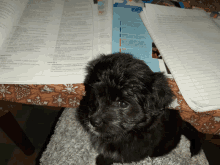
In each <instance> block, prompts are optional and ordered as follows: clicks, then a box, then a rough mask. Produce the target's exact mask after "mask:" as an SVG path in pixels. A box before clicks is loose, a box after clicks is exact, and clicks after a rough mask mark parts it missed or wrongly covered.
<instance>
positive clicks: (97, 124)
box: [90, 117, 103, 127]
mask: <svg viewBox="0 0 220 165" xmlns="http://www.w3.org/2000/svg"><path fill="white" fill-rule="evenodd" d="M90 123H91V124H92V125H93V126H94V127H100V126H101V125H102V123H103V122H102V119H101V118H99V117H91V118H90Z"/></svg>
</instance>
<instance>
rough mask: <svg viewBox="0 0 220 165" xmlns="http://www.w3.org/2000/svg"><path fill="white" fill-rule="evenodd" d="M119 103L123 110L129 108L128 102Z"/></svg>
mask: <svg viewBox="0 0 220 165" xmlns="http://www.w3.org/2000/svg"><path fill="white" fill-rule="evenodd" d="M118 103H119V106H120V107H121V108H127V107H128V103H126V102H123V101H119V102H118Z"/></svg>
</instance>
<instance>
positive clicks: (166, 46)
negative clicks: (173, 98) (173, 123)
mask: <svg viewBox="0 0 220 165" xmlns="http://www.w3.org/2000/svg"><path fill="white" fill-rule="evenodd" d="M140 17H141V19H142V21H143V23H144V24H145V26H146V28H147V30H148V32H149V34H150V36H151V38H152V39H153V41H154V42H155V44H156V45H157V48H158V49H159V51H160V53H161V54H162V57H163V59H164V61H165V62H166V64H167V66H168V68H169V69H170V71H171V73H172V75H173V77H174V79H175V81H176V83H177V85H178V87H179V89H180V91H181V93H182V95H183V97H184V99H185V100H186V102H187V104H188V105H189V107H190V108H191V109H193V110H194V111H197V112H204V111H210V110H217V109H220V85H219V84H220V65H219V64H220V53H219V52H220V28H219V26H218V25H217V22H214V21H213V20H212V19H211V18H210V17H209V15H208V14H206V12H205V11H201V10H191V9H181V8H175V7H167V6H159V5H153V4H145V8H144V9H143V11H142V12H141V13H140Z"/></svg>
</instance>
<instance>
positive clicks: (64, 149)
mask: <svg viewBox="0 0 220 165" xmlns="http://www.w3.org/2000/svg"><path fill="white" fill-rule="evenodd" d="M75 112H76V109H75V108H66V109H65V110H64V111H63V113H62V115H61V117H60V118H59V121H58V122H57V125H56V128H55V133H54V135H52V137H51V139H50V142H49V144H48V145H47V148H46V150H45V151H44V152H43V155H42V157H41V159H40V164H41V165H95V157H96V156H97V155H98V153H97V152H96V151H95V150H94V149H93V148H91V146H90V143H89V135H88V134H87V133H86V132H85V131H84V130H83V128H82V127H81V125H80V124H79V123H78V122H77V121H76V118H75ZM189 146H190V142H189V141H188V139H186V138H185V137H184V136H182V137H181V141H180V143H179V144H178V146H177V148H176V149H174V150H173V151H172V152H171V153H169V154H168V155H165V156H162V157H158V158H155V159H151V158H149V157H148V158H146V159H144V160H143V161H140V162H138V163H130V164H127V163H126V164H124V165H189V164H190V165H208V164H209V163H208V161H207V159H206V157H205V154H204V152H203V151H201V152H200V154H198V155H196V156H194V157H193V158H191V157H190V155H191V154H190V150H189ZM114 165H121V164H118V163H117V164H116V163H115V164H114Z"/></svg>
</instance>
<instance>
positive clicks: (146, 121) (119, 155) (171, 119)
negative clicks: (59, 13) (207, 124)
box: [77, 53, 201, 165]
mask: <svg viewBox="0 0 220 165" xmlns="http://www.w3.org/2000/svg"><path fill="white" fill-rule="evenodd" d="M84 85H85V91H86V95H85V96H84V97H83V99H82V100H81V102H80V106H79V108H78V109H77V118H78V120H79V122H80V123H81V124H82V126H83V127H84V129H85V130H86V131H88V133H89V134H90V140H91V144H92V146H93V147H94V148H95V149H96V151H97V152H98V153H99V155H98V156H97V158H96V164H97V165H111V164H113V163H131V162H137V161H140V160H142V159H144V158H146V157H147V156H150V157H157V156H162V155H165V154H167V153H169V152H170V151H171V150H172V149H174V148H175V147H176V146H177V144H178V143H179V141H180V136H181V135H182V134H183V135H185V136H186V137H187V138H188V139H189V140H190V142H191V146H190V151H191V155H192V156H194V155H196V154H198V153H199V151H200V149H201V140H200V138H199V136H198V134H199V132H198V131H197V130H196V129H195V128H194V127H192V126H191V125H190V124H189V123H187V122H185V121H183V120H182V118H181V117H180V115H179V112H178V111H177V110H171V109H167V106H168V105H169V104H170V103H171V102H172V97H173V93H172V91H171V89H170V88H169V86H168V83H167V80H166V78H165V76H164V75H163V73H159V72H158V73H154V72H152V71H151V69H150V68H149V67H148V66H147V65H146V64H145V63H144V62H143V61H142V60H138V59H135V58H134V57H133V56H132V55H130V54H125V53H116V54H110V55H100V56H99V57H98V58H96V59H94V60H92V61H90V62H89V63H88V66H87V75H86V78H85V81H84Z"/></svg>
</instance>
